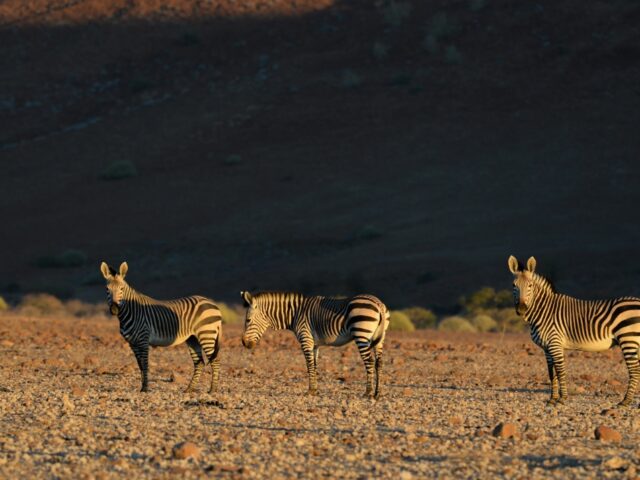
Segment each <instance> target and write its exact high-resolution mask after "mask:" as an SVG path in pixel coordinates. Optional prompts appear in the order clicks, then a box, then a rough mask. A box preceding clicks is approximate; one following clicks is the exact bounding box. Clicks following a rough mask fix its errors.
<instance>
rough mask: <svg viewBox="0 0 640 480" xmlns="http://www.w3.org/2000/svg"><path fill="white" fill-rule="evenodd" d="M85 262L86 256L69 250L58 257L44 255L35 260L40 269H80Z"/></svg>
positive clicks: (81, 252) (80, 252) (79, 251)
mask: <svg viewBox="0 0 640 480" xmlns="http://www.w3.org/2000/svg"><path fill="white" fill-rule="evenodd" d="M86 261H87V254H86V253H84V252H83V251H81V250H74V249H69V250H65V251H64V252H62V253H59V254H58V255H46V256H43V257H39V258H38V259H37V260H36V265H38V266H39V267H41V268H70V267H80V266H82V265H84V264H85V263H86Z"/></svg>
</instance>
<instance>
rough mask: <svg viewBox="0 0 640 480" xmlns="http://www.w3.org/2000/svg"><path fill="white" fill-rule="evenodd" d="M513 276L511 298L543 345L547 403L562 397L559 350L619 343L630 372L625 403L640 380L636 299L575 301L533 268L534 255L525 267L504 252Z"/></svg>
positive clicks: (639, 320)
mask: <svg viewBox="0 0 640 480" xmlns="http://www.w3.org/2000/svg"><path fill="white" fill-rule="evenodd" d="M508 263H509V270H510V271H511V273H513V275H514V282H513V299H514V304H515V308H516V312H517V313H518V315H520V316H522V317H523V319H524V320H525V322H527V323H528V324H529V326H530V328H531V338H532V340H533V341H534V343H535V344H536V345H538V346H539V347H541V348H542V349H543V350H544V354H545V357H546V360H547V370H548V374H549V381H550V382H551V398H550V399H549V402H548V403H549V404H551V405H555V404H557V403H559V404H563V403H564V402H565V401H566V399H567V384H566V380H565V378H566V371H565V364H564V350H565V349H568V350H584V351H590V352H599V351H604V350H608V349H610V348H612V347H613V346H615V345H620V348H621V349H622V353H623V356H624V361H625V363H626V365H627V369H628V373H629V383H628V386H627V392H626V394H625V396H624V399H623V400H622V401H621V402H620V403H619V406H626V405H629V404H630V403H631V402H632V401H633V399H634V396H635V392H636V388H637V386H638V380H639V379H640V362H639V361H638V347H639V346H640V299H639V298H633V297H620V298H614V299H608V300H579V299H576V298H573V297H570V296H568V295H563V294H561V293H557V292H556V290H555V289H554V287H553V285H552V284H551V282H549V280H547V279H546V278H544V277H543V276H541V275H538V274H536V273H535V268H536V259H535V258H533V257H531V258H529V260H528V261H527V266H526V267H521V266H520V264H519V262H518V260H517V259H516V258H515V257H514V256H511V257H509V262H508Z"/></svg>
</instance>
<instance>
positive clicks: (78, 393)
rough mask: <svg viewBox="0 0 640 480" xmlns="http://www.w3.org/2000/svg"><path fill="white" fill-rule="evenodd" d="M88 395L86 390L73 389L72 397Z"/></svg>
mask: <svg viewBox="0 0 640 480" xmlns="http://www.w3.org/2000/svg"><path fill="white" fill-rule="evenodd" d="M86 394H87V391H86V390H85V389H84V388H80V387H73V388H72V389H71V395H73V396H74V397H84V396H85V395H86Z"/></svg>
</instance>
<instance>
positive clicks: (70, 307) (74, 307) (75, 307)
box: [64, 299, 107, 318]
mask: <svg viewBox="0 0 640 480" xmlns="http://www.w3.org/2000/svg"><path fill="white" fill-rule="evenodd" d="M64 308H65V310H66V311H67V313H69V314H70V315H73V316H74V317H80V318H86V317H103V316H106V314H107V302H106V301H105V302H102V303H87V302H83V301H82V300H77V299H73V300H67V301H66V302H65V303H64Z"/></svg>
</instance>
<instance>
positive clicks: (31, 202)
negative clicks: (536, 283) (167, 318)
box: [0, 0, 640, 309]
mask: <svg viewBox="0 0 640 480" xmlns="http://www.w3.org/2000/svg"><path fill="white" fill-rule="evenodd" d="M104 3H105V2H98V1H95V0H94V1H84V2H83V1H67V2H54V1H51V0H48V1H46V0H38V1H31V2H19V1H17V0H15V1H9V2H3V3H2V5H1V6H0V25H1V26H0V45H2V47H0V48H1V49H2V55H1V56H0V122H1V124H2V128H1V129H0V162H1V163H2V171H3V175H2V177H1V178H0V191H1V192H2V195H1V196H0V214H1V215H2V218H3V220H4V222H3V232H2V235H1V236H0V251H1V252H2V265H3V267H2V273H3V278H2V279H0V288H2V286H3V285H6V287H5V290H7V289H8V290H10V291H31V290H34V289H35V290H42V289H44V290H49V291H53V292H56V293H59V294H66V295H76V296H81V297H84V298H92V299H96V298H102V295H103V291H102V290H101V288H100V287H99V286H98V284H99V283H100V280H99V277H98V275H99V272H98V265H99V262H100V261H101V260H108V261H110V262H112V263H119V262H120V261H121V260H123V259H126V260H127V261H128V262H129V265H130V267H131V268H130V272H131V273H130V278H131V282H132V284H133V285H135V286H136V287H138V288H139V289H140V290H142V291H145V292H148V293H149V294H152V295H157V296H177V295H182V294H187V293H191V292H199V293H203V294H207V295H211V296H213V297H216V298H222V299H225V300H235V295H236V292H237V291H239V290H241V289H247V288H269V289H274V288H290V289H296V290H302V291H305V292H314V293H328V294H330V293H337V292H342V293H349V292H352V291H358V290H369V291H372V292H374V293H377V294H379V295H380V296H381V297H383V298H384V299H386V300H387V302H388V303H390V304H391V305H393V306H400V305H408V304H422V305H429V306H435V307H437V308H445V309H446V308H448V307H449V306H451V305H454V304H455V302H456V299H457V298H458V296H459V295H461V294H464V293H468V292H469V291H472V290H475V289H477V288H479V287H480V286H482V285H495V286H497V287H507V288H508V287H509V285H510V283H509V282H510V278H509V274H508V271H507V269H506V258H507V256H508V255H509V254H511V253H513V254H516V255H518V256H521V257H525V256H528V255H531V254H533V255H536V256H537V258H538V264H539V268H540V270H541V271H542V272H546V273H548V274H550V275H551V276H553V277H554V279H555V280H556V282H557V284H558V287H559V288H560V289H561V290H564V291H567V292H569V293H574V294H577V295H587V296H600V295H612V294H617V293H625V294H636V295H640V248H639V247H638V244H639V240H640V228H639V227H638V226H637V220H636V218H637V216H638V214H637V206H638V204H639V201H640V192H639V189H638V188H637V184H638V179H639V173H640V162H638V153H639V152H640V139H639V138H638V135H637V130H638V125H639V124H640V113H639V108H638V107H639V106H640V98H639V97H640V87H638V85H640V82H639V81H638V80H639V79H640V65H639V63H640V61H639V59H640V30H639V29H638V28H637V25H638V24H640V6H637V5H636V4H635V3H634V2H628V1H618V2H608V3H604V2H596V1H589V2H580V3H578V2H573V1H571V2H563V3H562V5H558V4H556V3H555V2H551V1H542V2H537V3H535V4H527V5H525V4H522V5H521V4H515V3H513V2H507V1H497V0H496V1H480V0H476V1H472V2H467V1H461V2H429V3H428V4H426V3H424V2H409V1H407V2H385V1H378V2H371V1H353V2H347V1H342V2H341V1H333V2H332V1H329V0H327V1H323V2H317V1H310V0H304V1H294V2H291V1H286V2H285V1H272V2H260V1H257V0H256V1H240V0H237V1H235V2H233V1H231V0H228V1H226V2H225V1H222V2H199V1H188V0H175V1H172V2H159V1H157V2H156V1H120V2H109V3H108V4H107V5H106V6H104V5H103V4H104ZM121 161H124V162H132V163H133V164H134V165H135V167H136V170H137V175H135V176H131V177H128V178H124V179H121V180H117V181H109V180H105V179H104V178H102V177H104V176H105V172H106V171H107V169H108V168H109V166H110V165H111V164H112V163H114V162H121ZM106 176H109V175H108V174H107V175H106ZM69 249H76V250H79V251H81V252H83V253H84V254H85V255H86V263H85V264H84V265H82V266H78V267H72V268H43V265H46V263H47V262H46V261H44V262H43V257H45V259H46V258H50V257H51V256H55V255H59V254H61V253H63V252H65V251H67V250H69Z"/></svg>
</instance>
